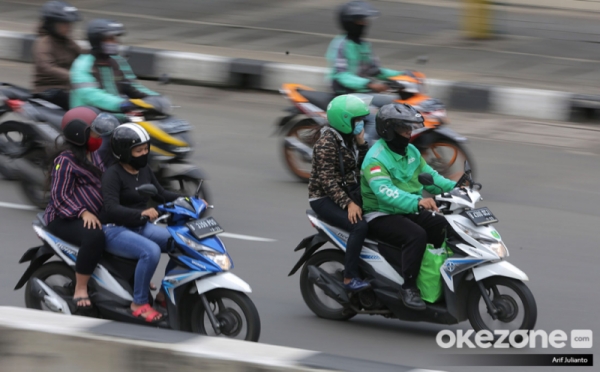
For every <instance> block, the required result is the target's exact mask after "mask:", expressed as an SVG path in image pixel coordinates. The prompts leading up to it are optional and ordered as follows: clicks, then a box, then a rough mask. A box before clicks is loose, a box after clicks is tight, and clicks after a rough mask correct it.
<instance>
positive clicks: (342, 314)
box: [300, 249, 356, 320]
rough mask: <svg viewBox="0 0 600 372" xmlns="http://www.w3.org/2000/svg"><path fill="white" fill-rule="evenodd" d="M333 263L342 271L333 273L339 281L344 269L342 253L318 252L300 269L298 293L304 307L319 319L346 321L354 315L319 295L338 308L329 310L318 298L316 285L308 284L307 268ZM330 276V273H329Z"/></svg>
mask: <svg viewBox="0 0 600 372" xmlns="http://www.w3.org/2000/svg"><path fill="white" fill-rule="evenodd" d="M329 262H334V263H336V264H337V265H338V266H341V267H342V270H338V271H336V272H335V273H333V274H334V275H335V276H336V277H337V278H338V279H339V280H340V281H342V280H343V279H344V278H343V274H342V272H343V267H344V253H343V252H342V251H338V250H334V249H327V250H324V251H320V252H318V253H316V254H314V255H313V256H312V257H310V258H309V259H308V260H307V261H306V263H305V264H304V266H303V267H302V271H301V272H300V291H301V292H302V298H303V299H304V302H305V303H306V306H308V308H309V309H310V310H311V311H312V312H313V313H315V315H316V316H318V317H319V318H324V319H329V320H348V319H351V318H353V317H354V316H356V313H355V312H353V311H351V310H348V309H346V308H344V307H342V305H339V304H338V303H337V302H336V301H335V300H334V299H332V298H329V297H328V296H327V295H326V294H325V293H321V296H325V297H327V299H328V300H331V301H329V302H331V303H335V304H336V305H338V306H339V309H338V308H335V309H333V308H331V307H329V306H327V304H325V303H323V301H322V300H321V299H320V298H319V295H318V294H317V292H315V290H316V289H318V290H319V291H321V289H319V288H318V287H317V286H316V285H314V284H313V283H311V282H310V280H309V279H308V274H309V272H308V267H309V266H316V267H319V266H321V265H323V264H325V263H329ZM329 274H332V273H329ZM321 292H322V291H321Z"/></svg>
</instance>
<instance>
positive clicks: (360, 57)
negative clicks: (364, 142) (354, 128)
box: [326, 1, 402, 141]
mask: <svg viewBox="0 0 600 372" xmlns="http://www.w3.org/2000/svg"><path fill="white" fill-rule="evenodd" d="M377 16H379V11H377V10H376V9H374V8H373V7H372V6H371V5H370V4H369V3H367V2H364V1H350V2H348V3H346V4H344V5H342V6H341V7H340V9H339V11H338V21H339V24H340V26H341V28H342V30H343V31H344V34H342V35H338V36H336V37H335V38H334V39H333V41H331V43H330V44H329V48H328V49H327V55H326V58H327V63H328V66H329V69H330V72H329V79H330V80H331V84H332V88H333V91H334V92H335V93H337V94H347V93H355V92H378V93H379V92H384V91H386V90H388V89H389V87H388V86H387V85H386V84H383V83H378V82H376V81H375V80H386V79H388V78H390V77H392V76H397V75H402V72H400V71H395V70H390V69H386V68H383V67H381V64H380V61H379V58H377V56H376V55H375V54H374V53H373V52H372V50H371V43H369V42H368V41H366V40H364V39H363V38H364V36H365V31H366V29H367V27H368V26H369V18H374V17H377ZM365 132H366V136H367V139H368V140H369V141H370V140H371V139H372V138H376V137H375V136H376V134H377V133H376V130H375V117H374V115H370V116H369V117H367V120H366V121H365Z"/></svg>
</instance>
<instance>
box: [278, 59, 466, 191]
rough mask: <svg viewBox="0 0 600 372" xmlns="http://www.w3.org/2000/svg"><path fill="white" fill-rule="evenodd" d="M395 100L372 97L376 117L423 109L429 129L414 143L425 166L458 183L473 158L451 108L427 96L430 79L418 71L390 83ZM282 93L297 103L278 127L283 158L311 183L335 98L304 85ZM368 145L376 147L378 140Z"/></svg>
mask: <svg viewBox="0 0 600 372" xmlns="http://www.w3.org/2000/svg"><path fill="white" fill-rule="evenodd" d="M386 83H387V84H388V85H389V87H390V92H393V93H395V94H396V95H397V96H394V95H390V94H369V95H370V96H371V97H372V100H371V102H370V106H371V112H372V113H376V112H377V110H378V109H379V108H380V107H381V106H383V105H386V104H389V103H393V102H397V103H406V104H409V105H411V106H413V107H414V108H415V109H417V110H418V111H419V112H420V113H421V114H422V115H423V118H424V127H423V128H422V129H421V130H418V131H415V132H413V136H412V138H411V143H412V144H413V145H415V146H417V148H418V149H419V150H420V151H421V155H422V156H423V158H425V161H427V163H428V164H429V165H430V166H431V167H432V168H433V169H435V170H436V171H438V173H440V174H441V175H443V176H444V177H446V178H450V179H452V180H455V181H456V180H458V179H459V178H460V176H461V174H462V165H461V164H462V163H463V162H464V161H465V160H469V162H470V163H471V164H472V163H473V160H472V157H471V156H470V155H469V153H468V151H467V149H466V148H465V146H464V145H465V142H466V138H465V137H462V136H460V135H459V134H457V133H456V132H454V131H453V130H451V129H450V128H449V127H448V126H447V124H448V118H447V114H446V108H445V106H444V104H443V103H442V102H441V101H439V100H438V99H435V98H431V97H429V96H428V95H426V94H425V75H424V74H422V73H420V72H417V71H412V72H410V73H409V74H407V75H400V76H396V77H393V78H391V80H390V81H388V82H386ZM280 93H281V94H282V95H284V96H285V97H286V98H287V99H288V100H289V101H290V102H291V103H292V105H293V106H292V107H290V108H287V109H286V111H287V112H288V115H286V116H284V117H282V118H281V119H279V120H278V121H277V123H276V125H277V127H278V132H279V133H280V134H281V135H283V136H284V139H283V141H282V145H281V147H282V150H283V158H284V160H285V162H286V165H287V167H288V169H289V170H290V171H291V172H292V173H293V174H294V175H295V176H296V177H297V178H298V179H300V180H302V181H304V182H308V179H309V177H310V171H311V167H312V148H313V146H314V144H315V142H316V141H317V140H318V132H319V131H320V129H321V127H322V126H324V125H326V124H327V105H328V104H329V102H330V101H331V100H332V99H333V98H334V97H335V94H333V93H328V92H317V91H314V90H313V89H311V88H309V87H307V86H304V85H301V84H284V85H283V87H282V89H281V90H280ZM365 139H366V140H367V141H368V142H370V143H372V142H373V141H374V140H376V138H367V136H366V137H365Z"/></svg>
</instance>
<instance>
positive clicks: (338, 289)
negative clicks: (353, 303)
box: [308, 265, 350, 305]
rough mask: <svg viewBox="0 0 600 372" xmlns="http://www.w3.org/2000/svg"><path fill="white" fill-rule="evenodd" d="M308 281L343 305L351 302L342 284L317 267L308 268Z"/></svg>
mask: <svg viewBox="0 0 600 372" xmlns="http://www.w3.org/2000/svg"><path fill="white" fill-rule="evenodd" d="M308 281H309V282H310V283H312V284H314V285H316V286H317V287H319V288H321V289H322V290H323V292H325V294H326V295H327V296H329V297H331V298H333V299H334V300H336V301H337V302H339V303H340V304H342V305H345V304H347V303H349V302H350V299H349V298H348V294H347V293H346V291H345V290H344V288H343V287H342V286H341V283H340V282H339V281H338V280H336V279H335V278H334V277H332V276H331V275H329V274H328V273H327V272H325V271H323V270H322V269H321V268H319V267H316V266H312V265H311V266H308Z"/></svg>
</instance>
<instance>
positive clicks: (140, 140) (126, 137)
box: [110, 123, 150, 164]
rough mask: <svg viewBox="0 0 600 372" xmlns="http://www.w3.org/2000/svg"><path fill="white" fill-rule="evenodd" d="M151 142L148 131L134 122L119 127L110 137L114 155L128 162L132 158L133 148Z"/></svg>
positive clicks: (122, 161)
mask: <svg viewBox="0 0 600 372" xmlns="http://www.w3.org/2000/svg"><path fill="white" fill-rule="evenodd" d="M148 142H150V136H149V135H148V132H146V130H145V129H144V128H142V127H141V126H139V125H137V124H133V123H127V124H123V125H120V126H118V127H117V129H115V130H114V132H113V134H112V138H111V139H110V147H111V148H112V152H113V155H114V156H115V158H117V159H119V161H120V162H121V163H125V164H128V163H129V161H130V160H131V149H132V148H134V147H136V146H139V145H143V144H144V143H148Z"/></svg>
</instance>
